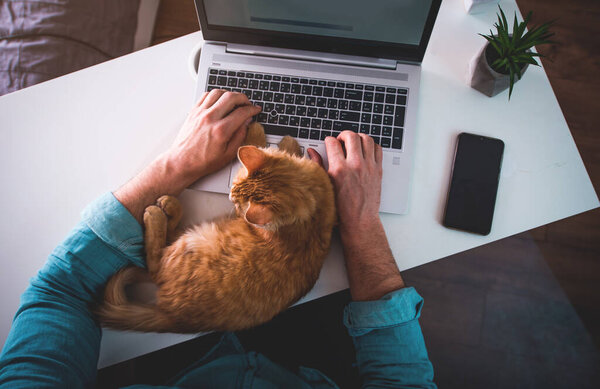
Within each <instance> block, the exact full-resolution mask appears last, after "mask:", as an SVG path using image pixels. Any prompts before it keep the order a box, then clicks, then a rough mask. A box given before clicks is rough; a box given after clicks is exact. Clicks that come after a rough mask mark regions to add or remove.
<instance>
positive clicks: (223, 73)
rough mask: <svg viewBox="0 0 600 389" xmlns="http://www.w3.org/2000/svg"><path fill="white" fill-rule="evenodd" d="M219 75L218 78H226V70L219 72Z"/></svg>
mask: <svg viewBox="0 0 600 389" xmlns="http://www.w3.org/2000/svg"><path fill="white" fill-rule="evenodd" d="M219 75H220V76H226V75H227V70H219Z"/></svg>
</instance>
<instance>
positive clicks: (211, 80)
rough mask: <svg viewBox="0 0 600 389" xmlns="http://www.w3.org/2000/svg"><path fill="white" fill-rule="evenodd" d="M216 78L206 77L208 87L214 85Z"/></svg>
mask: <svg viewBox="0 0 600 389" xmlns="http://www.w3.org/2000/svg"><path fill="white" fill-rule="evenodd" d="M216 84H217V76H208V85H216Z"/></svg>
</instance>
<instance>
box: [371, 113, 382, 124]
mask: <svg viewBox="0 0 600 389" xmlns="http://www.w3.org/2000/svg"><path fill="white" fill-rule="evenodd" d="M382 120H383V117H382V116H381V115H373V118H372V119H371V123H373V124H381V121H382Z"/></svg>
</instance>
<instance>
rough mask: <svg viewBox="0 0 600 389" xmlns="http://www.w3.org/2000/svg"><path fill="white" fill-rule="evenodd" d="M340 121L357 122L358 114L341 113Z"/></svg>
mask: <svg viewBox="0 0 600 389" xmlns="http://www.w3.org/2000/svg"><path fill="white" fill-rule="evenodd" d="M340 120H343V121H348V122H359V121H360V113H358V112H350V111H342V112H340Z"/></svg>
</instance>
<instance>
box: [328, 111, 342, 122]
mask: <svg viewBox="0 0 600 389" xmlns="http://www.w3.org/2000/svg"><path fill="white" fill-rule="evenodd" d="M339 118H340V111H337V110H335V109H330V110H329V119H333V120H337V119H339Z"/></svg>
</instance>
